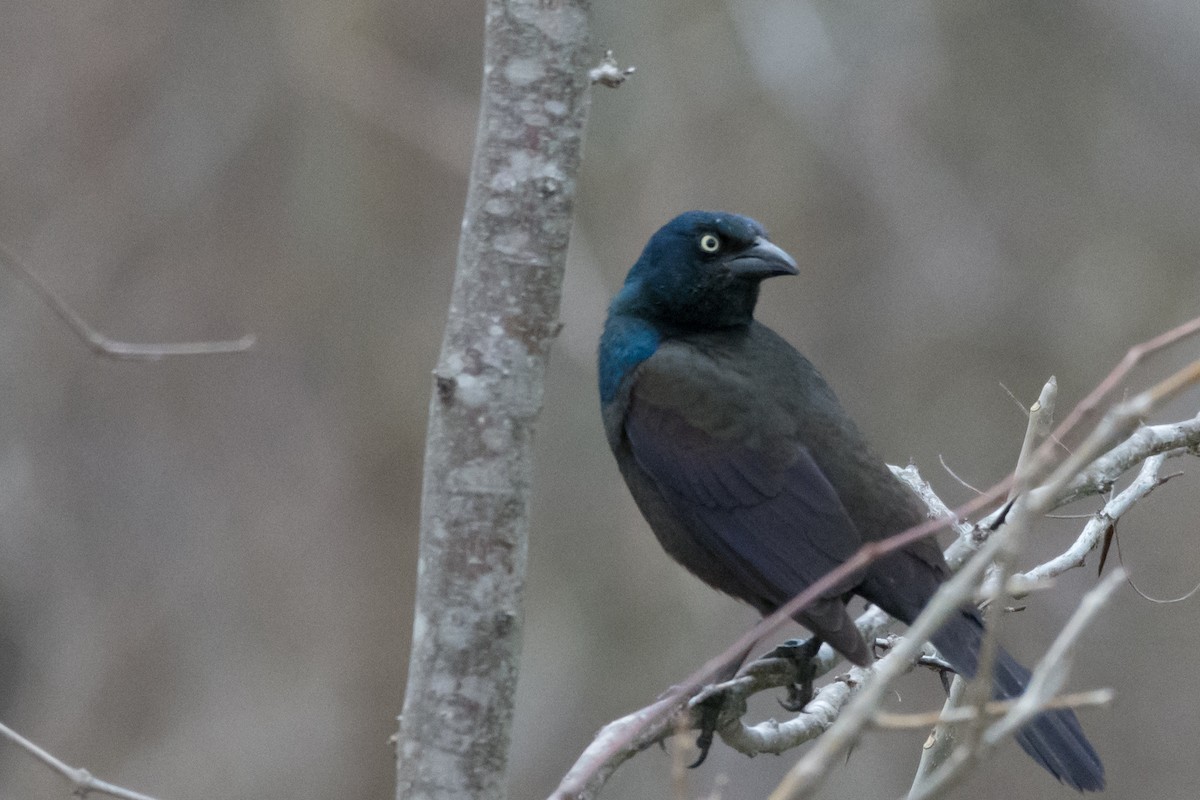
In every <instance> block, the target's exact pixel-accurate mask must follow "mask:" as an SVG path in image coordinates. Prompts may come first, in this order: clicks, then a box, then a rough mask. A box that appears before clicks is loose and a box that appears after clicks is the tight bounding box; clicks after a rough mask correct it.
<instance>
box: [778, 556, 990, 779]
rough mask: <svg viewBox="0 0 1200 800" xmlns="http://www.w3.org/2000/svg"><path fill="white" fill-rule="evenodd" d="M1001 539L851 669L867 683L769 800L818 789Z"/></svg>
mask: <svg viewBox="0 0 1200 800" xmlns="http://www.w3.org/2000/svg"><path fill="white" fill-rule="evenodd" d="M1003 538H1004V537H1003V536H995V537H992V538H991V539H990V540H989V541H988V542H987V544H985V545H984V546H983V547H982V548H980V550H979V552H978V553H976V554H975V555H974V556H973V557H972V558H971V560H970V561H968V562H967V563H966V564H965V565H963V567H962V569H960V570H959V571H958V572H957V573H956V574H955V575H954V576H953V577H952V578H950V580H948V581H946V583H945V584H943V585H942V588H941V589H939V590H938V591H937V593H936V594H935V595H934V596H933V598H932V599H931V600H930V601H929V603H927V604H926V606H925V610H924V611H922V612H921V615H920V616H919V617H917V619H916V621H915V622H914V623H913V625H912V626H911V627H910V628H909V631H908V635H907V636H906V637H905V638H904V640H903V641H902V642H901V643H900V644H899V645H898V646H896V647H894V648H893V649H892V650H891V651H890V652H889V653H888V654H887V655H886V656H884V657H883V658H881V659H879V660H878V661H876V662H875V663H874V664H873V665H871V666H870V667H868V668H855V669H852V670H851V675H855V673H856V671H857V672H861V678H860V680H862V679H865V678H866V677H867V676H870V678H871V680H870V681H869V682H868V683H867V684H866V685H865V686H864V687H863V688H862V689H861V690H860V691H859V692H858V695H857V696H856V697H855V698H854V700H853V701H852V702H851V703H850V704H848V705H847V706H846V708H845V709H843V710H842V714H841V716H840V717H839V718H838V721H837V722H836V723H834V725H833V727H831V728H830V729H829V731H828V732H827V733H826V734H825V735H824V736H822V737H821V738H820V739H818V740H817V742H816V744H814V745H813V747H812V748H811V749H810V750H809V751H808V752H807V753H805V754H804V756H803V757H802V758H801V759H800V760H799V761H798V762H797V763H796V765H795V766H793V767H792V769H791V770H789V771H788V774H787V775H786V776H785V777H784V779H783V780H782V781H781V782H780V784H779V786H777V787H776V788H775V791H773V792H772V793H771V795H770V800H786V799H787V798H795V797H804V796H806V795H807V794H809V793H811V792H812V791H813V790H815V789H816V788H817V787H818V786H819V785H820V783H821V781H822V780H823V779H824V777H825V776H826V775H827V774H828V772H829V766H830V764H832V763H833V762H834V761H835V760H836V759H837V758H839V757H840V756H841V755H842V754H843V753H844V752H845V751H846V749H847V748H849V747H850V745H852V744H853V743H854V742H855V741H856V740H857V738H858V735H859V733H860V732H861V731H862V729H863V727H864V726H866V724H867V723H868V722H869V721H870V719H871V716H872V715H873V714H874V713H875V710H876V709H878V708H879V706H880V704H881V702H882V700H883V697H884V695H885V694H886V693H887V691H888V690H889V688H890V687H891V684H892V682H893V681H894V680H895V679H896V678H898V677H899V676H900V675H902V674H903V673H904V672H906V671H907V670H908V669H909V668H910V666H911V663H912V660H913V659H914V658H915V657H916V655H917V653H919V652H920V650H921V648H922V646H923V645H924V643H925V642H926V641H928V639H929V637H930V636H932V635H933V634H934V633H935V632H936V631H937V630H938V628H940V627H941V626H942V624H943V623H944V622H945V621H946V620H947V619H948V618H949V617H950V615H951V614H954V613H957V612H958V610H959V609H960V608H961V607H962V604H963V603H964V602H966V601H968V600H969V599H970V597H971V596H972V595H973V594H974V593H975V586H976V585H977V582H978V580H979V579H980V577H981V576H982V575H983V573H984V571H985V570H986V569H987V567H988V565H990V564H991V563H992V559H993V558H994V557H995V555H996V553H997V552H998V551H999V549H1000V547H1001V542H1002V540H1003Z"/></svg>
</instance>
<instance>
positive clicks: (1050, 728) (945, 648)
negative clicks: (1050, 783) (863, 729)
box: [933, 612, 1104, 792]
mask: <svg viewBox="0 0 1200 800" xmlns="http://www.w3.org/2000/svg"><path fill="white" fill-rule="evenodd" d="M982 634H983V624H982V621H981V620H980V619H979V617H978V616H977V615H976V614H974V613H971V612H964V613H963V614H962V615H961V616H959V617H956V618H954V619H952V620H951V621H950V622H949V623H947V624H946V625H944V626H943V627H942V629H941V630H940V631H938V632H937V634H936V635H935V636H934V637H933V644H934V646H936V647H937V649H938V652H939V653H941V654H942V657H943V658H945V659H946V660H947V661H948V662H950V664H951V666H953V667H954V669H955V670H956V671H958V672H959V673H960V674H962V675H964V676H966V677H971V676H973V675H974V674H975V670H976V667H977V665H978V661H979V659H978V654H979V643H980V640H981V638H982ZM1028 683H1029V670H1027V669H1026V668H1025V667H1023V666H1021V664H1020V663H1018V662H1017V660H1016V659H1015V658H1013V657H1012V656H1010V655H1009V654H1008V653H1006V652H1005V651H1004V650H1003V649H1001V650H999V651H998V653H997V655H996V664H995V667H994V668H993V670H992V692H993V694H994V695H995V697H996V698H997V699H1002V700H1008V699H1011V698H1014V697H1019V696H1020V695H1021V693H1022V692H1024V691H1025V687H1026V685H1028ZM1016 740H1017V744H1019V745H1021V749H1022V750H1024V751H1025V752H1026V753H1028V754H1029V755H1030V757H1031V758H1033V760H1034V761H1036V762H1038V763H1039V764H1041V765H1042V766H1043V767H1045V769H1046V770H1047V771H1048V772H1049V773H1050V774H1051V775H1053V776H1054V777H1056V778H1058V779H1059V780H1060V781H1062V782H1063V783H1065V784H1066V785H1067V786H1070V787H1071V788H1072V789H1076V790H1078V791H1081V792H1083V791H1089V792H1095V791H1099V790H1100V789H1103V788H1104V765H1103V764H1101V763H1100V756H1099V755H1097V754H1096V751H1095V749H1094V748H1093V747H1092V745H1091V743H1090V742H1089V741H1088V740H1087V737H1086V736H1084V735H1083V729H1082V728H1081V727H1080V726H1079V719H1078V718H1076V716H1075V712H1073V711H1071V710H1070V709H1058V710H1054V711H1045V712H1043V713H1041V714H1038V715H1037V716H1036V717H1034V718H1033V719H1032V720H1031V721H1030V722H1029V723H1028V724H1026V725H1025V726H1024V727H1022V728H1021V729H1020V730H1018V731H1017V734H1016Z"/></svg>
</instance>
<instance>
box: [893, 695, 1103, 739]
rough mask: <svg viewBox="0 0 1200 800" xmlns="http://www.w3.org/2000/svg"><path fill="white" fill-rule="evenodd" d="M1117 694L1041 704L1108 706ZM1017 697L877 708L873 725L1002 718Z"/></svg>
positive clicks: (908, 727) (908, 726)
mask: <svg viewBox="0 0 1200 800" xmlns="http://www.w3.org/2000/svg"><path fill="white" fill-rule="evenodd" d="M1115 697H1116V693H1115V692H1113V690H1112V689H1092V690H1091V691H1087V692H1071V693H1070V694H1061V695H1057V696H1055V697H1053V698H1051V699H1050V700H1049V701H1048V702H1047V703H1045V704H1044V705H1042V707H1041V710H1042V711H1051V710H1053V709H1056V708H1083V707H1085V706H1106V705H1109V704H1110V703H1112V701H1113V699H1114V698H1115ZM1016 703H1017V699H1012V700H989V701H988V702H986V703H984V704H983V705H982V706H957V707H955V708H952V709H949V710H942V711H923V712H918V713H915V714H898V713H896V712H894V711H876V712H875V716H874V717H872V718H871V727H873V728H879V729H880V730H890V731H913V730H921V729H922V728H928V727H931V726H933V725H937V724H939V723H942V722H965V721H967V720H972V719H977V718H979V717H980V716H981V715H982V716H984V717H988V718H996V717H1002V716H1004V715H1005V714H1007V713H1008V712H1009V711H1011V710H1012V708H1013V706H1014V705H1016Z"/></svg>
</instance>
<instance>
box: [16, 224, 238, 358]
mask: <svg viewBox="0 0 1200 800" xmlns="http://www.w3.org/2000/svg"><path fill="white" fill-rule="evenodd" d="M0 264H4V266H6V267H8V268H9V270H10V271H11V272H12V273H13V274H14V275H16V276H17V277H19V278H21V280H23V281H24V282H25V284H26V285H27V286H29V287H30V288H32V289H33V290H34V291H35V292H36V293H37V295H38V296H39V297H41V298H42V300H43V301H44V302H45V303H46V305H48V306H49V307H50V310H51V311H53V312H54V313H55V315H56V316H57V317H58V318H59V319H61V320H62V321H63V322H65V323H66V324H67V327H68V328H70V329H71V330H72V331H73V332H74V333H75V335H76V336H78V337H79V338H80V339H82V340H83V342H84V344H86V345H87V346H88V347H89V348H91V350H92V352H94V353H97V354H99V355H102V356H105V357H106V358H115V359H119V360H124V361H158V360H159V359H163V358H170V357H173V356H214V355H228V354H230V353H244V352H246V351H247V350H249V349H250V348H251V347H253V346H254V342H255V336H254V334H252V333H249V334H246V335H245V336H243V337H242V338H240V339H234V340H232V341H216V342H168V343H158V344H150V343H138V342H123V341H120V340H118V339H110V338H109V337H107V336H105V335H104V334H103V333H100V331H98V330H96V329H95V328H93V327H92V326H91V325H89V324H88V322H87V320H85V319H84V318H83V317H81V316H79V314H78V313H76V312H75V310H74V309H72V308H71V307H70V306H69V305H67V303H66V301H64V300H63V299H62V298H61V297H59V296H58V295H57V294H56V293H55V292H54V290H53V289H51V288H50V287H49V286H48V285H47V284H46V282H45V281H43V280H42V279H41V278H39V277H38V276H37V275H36V274H35V273H34V272H33V270H31V269H29V267H28V266H26V265H25V263H24V262H23V261H21V259H19V258H17V256H16V255H15V254H14V253H13V252H12V251H11V250H9V249H8V247H6V246H5V245H4V244H3V243H0Z"/></svg>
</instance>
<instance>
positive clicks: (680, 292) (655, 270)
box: [600, 211, 797, 402]
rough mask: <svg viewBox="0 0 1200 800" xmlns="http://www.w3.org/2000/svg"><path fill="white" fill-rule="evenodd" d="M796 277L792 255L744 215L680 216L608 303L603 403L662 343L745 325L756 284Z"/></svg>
mask: <svg viewBox="0 0 1200 800" xmlns="http://www.w3.org/2000/svg"><path fill="white" fill-rule="evenodd" d="M796 272H797V270H796V262H795V261H793V260H792V257H791V256H789V255H788V254H787V253H785V252H784V251H783V250H781V249H780V248H779V247H777V246H775V245H774V244H772V243H771V242H770V241H769V240H768V238H767V233H766V231H764V230H763V227H762V226H761V225H759V224H758V223H757V222H755V221H754V220H752V219H750V218H749V217H743V216H740V215H738V214H729V213H726V212H722V211H688V212H686V213H684V214H680V215H679V216H678V217H676V218H675V219H673V220H671V221H670V222H668V223H667V224H666V225H664V226H663V227H661V228H659V230H658V232H657V233H655V234H654V235H653V236H651V237H650V241H649V242H647V244H646V247H645V249H644V250H642V255H641V257H640V258H638V260H637V262H636V263H635V264H634V265H633V267H632V268H631V269H630V270H629V275H628V276H627V277H626V278H625V285H624V286H623V287H621V291H620V292H618V293H617V296H616V297H615V298H613V301H612V305H610V306H609V309H608V322H607V323H606V324H605V326H604V336H603V337H602V338H601V340H600V395H601V397H602V399H604V401H605V402H607V401H608V400H610V399H611V398H612V397H613V396H614V395H615V393H616V390H617V387H618V385H619V384H620V381H621V379H622V378H623V377H624V376H625V374H626V373H628V371H629V370H631V369H633V368H634V367H636V366H637V365H638V364H640V363H641V362H642V361H643V360H645V359H647V358H649V357H650V356H651V355H653V353H654V351H655V350H656V349H657V347H658V343H659V342H660V341H662V339H663V338H665V337H669V336H672V335H676V334H680V333H687V332H689V331H703V330H716V329H720V328H732V327H737V326H744V325H749V324H750V321H751V320H752V319H753V316H754V305H755V303H757V302H758V287H759V284H760V283H761V282H762V281H763V280H764V279H765V278H770V277H772V276H774V275H795V274H796Z"/></svg>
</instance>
